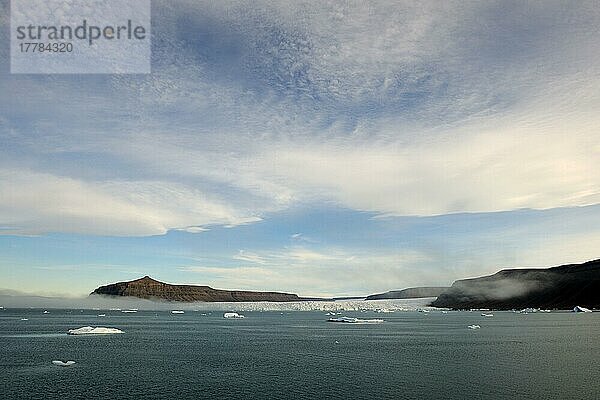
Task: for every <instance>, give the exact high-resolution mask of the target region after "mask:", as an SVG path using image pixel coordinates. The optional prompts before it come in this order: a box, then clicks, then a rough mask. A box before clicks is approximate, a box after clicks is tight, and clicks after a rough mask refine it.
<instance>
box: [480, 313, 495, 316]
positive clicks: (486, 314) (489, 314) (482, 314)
mask: <svg viewBox="0 0 600 400" xmlns="http://www.w3.org/2000/svg"><path fill="white" fill-rule="evenodd" d="M481 316H482V317H493V316H494V314H492V313H481Z"/></svg>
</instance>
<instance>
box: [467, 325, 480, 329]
mask: <svg viewBox="0 0 600 400" xmlns="http://www.w3.org/2000/svg"><path fill="white" fill-rule="evenodd" d="M467 328H469V329H480V328H481V326H479V325H469V326H468V327H467Z"/></svg>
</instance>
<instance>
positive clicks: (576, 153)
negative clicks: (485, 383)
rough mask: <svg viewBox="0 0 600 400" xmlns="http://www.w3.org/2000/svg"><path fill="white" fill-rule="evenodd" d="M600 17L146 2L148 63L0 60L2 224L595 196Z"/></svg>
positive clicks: (436, 7) (493, 206)
mask: <svg viewBox="0 0 600 400" xmlns="http://www.w3.org/2000/svg"><path fill="white" fill-rule="evenodd" d="M565 13H566V15H565ZM499 15H501V16H500V17H499ZM599 21H600V16H599V13H598V8H597V7H595V6H594V5H590V4H584V3H579V4H578V5H577V6H573V7H570V8H569V10H565V9H564V7H563V6H561V5H559V4H551V5H549V4H544V5H543V6H542V5H541V4H534V3H527V4H511V5H507V4H501V3H500V4H499V3H494V2H487V3H485V4H476V3H468V4H465V3H461V2H446V3H444V4H443V5H440V4H439V3H434V2H431V3H430V2H421V3H406V4H402V3H396V4H394V5H391V4H389V3H370V4H359V3H348V4H340V3H338V2H321V3H319V4H315V3H314V2H311V3H309V4H307V3H303V2H294V3H278V4H270V3H267V2H252V4H251V6H250V5H249V3H236V4H231V3H227V4H221V3H219V4H213V5H211V6H210V7H207V6H206V5H201V6H198V5H197V4H196V3H195V2H178V4H177V5H174V4H171V3H168V2H164V3H157V4H156V7H155V15H154V23H155V26H153V28H154V29H153V40H155V43H154V50H155V54H154V63H155V65H154V66H153V71H154V73H153V74H152V75H149V76H138V77H131V76H123V75H121V76H119V75H116V76H112V77H86V78H79V77H77V78H69V77H52V76H50V77H28V76H18V77H17V76H11V75H8V74H3V75H0V90H1V92H2V93H3V94H2V95H1V96H0V110H2V111H0V140H2V142H3V146H1V148H0V168H1V169H2V171H3V172H1V173H0V190H1V191H0V225H2V226H6V227H8V228H11V229H10V230H3V231H0V232H1V233H5V232H12V233H20V234H32V233H44V232H53V231H60V232H79V233H91V234H105V235H155V234H162V233H165V232H167V231H168V230H170V229H181V230H186V231H188V232H201V231H202V230H204V229H205V228H206V226H208V225H213V224H220V225H224V226H237V225H239V224H243V223H249V222H253V221H258V220H259V219H260V218H261V217H264V216H265V215H268V214H269V213H271V212H276V211H280V210H283V209H286V208H288V207H290V206H293V205H296V204H301V203H317V204H330V203H334V204H337V205H340V206H343V207H347V208H352V209H356V210H367V211H373V212H376V213H380V214H385V215H434V214H444V213H451V212H478V211H500V210H514V209H518V208H553V207H562V206H578V205H587V204H597V203H600V172H598V168H596V162H595V161H596V160H597V159H599V158H600V135H598V133H597V127H598V126H600V117H598V115H597V109H598V104H600V96H599V95H598V93H599V91H598V88H600V68H599V67H598V66H599V65H600V62H599V61H600V58H599V57H598V54H600V51H599V50H600V48H599V47H600V45H599V43H600V40H598V32H597V29H595V27H596V26H598V23H599ZM0 23H1V24H3V25H6V23H7V19H6V18H4V19H1V17H0ZM0 35H1V33H0ZM0 51H1V50H0ZM5 93H8V94H9V95H6V94H5ZM31 93H36V96H31V95H30V94H31ZM56 99H60V103H57V102H56ZM33 110H35V111H33ZM42 200H43V201H42Z"/></svg>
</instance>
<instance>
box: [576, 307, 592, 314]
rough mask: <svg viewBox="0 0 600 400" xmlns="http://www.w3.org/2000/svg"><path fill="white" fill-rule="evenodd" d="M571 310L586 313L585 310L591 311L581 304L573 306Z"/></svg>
mask: <svg viewBox="0 0 600 400" xmlns="http://www.w3.org/2000/svg"><path fill="white" fill-rule="evenodd" d="M573 312H576V313H582V312H583V313H586V312H592V310H590V309H589V308H585V307H581V306H575V308H573Z"/></svg>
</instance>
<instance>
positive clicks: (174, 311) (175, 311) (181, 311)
mask: <svg viewBox="0 0 600 400" xmlns="http://www.w3.org/2000/svg"><path fill="white" fill-rule="evenodd" d="M184 313H185V312H184V311H183V310H172V311H171V314H184Z"/></svg>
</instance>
